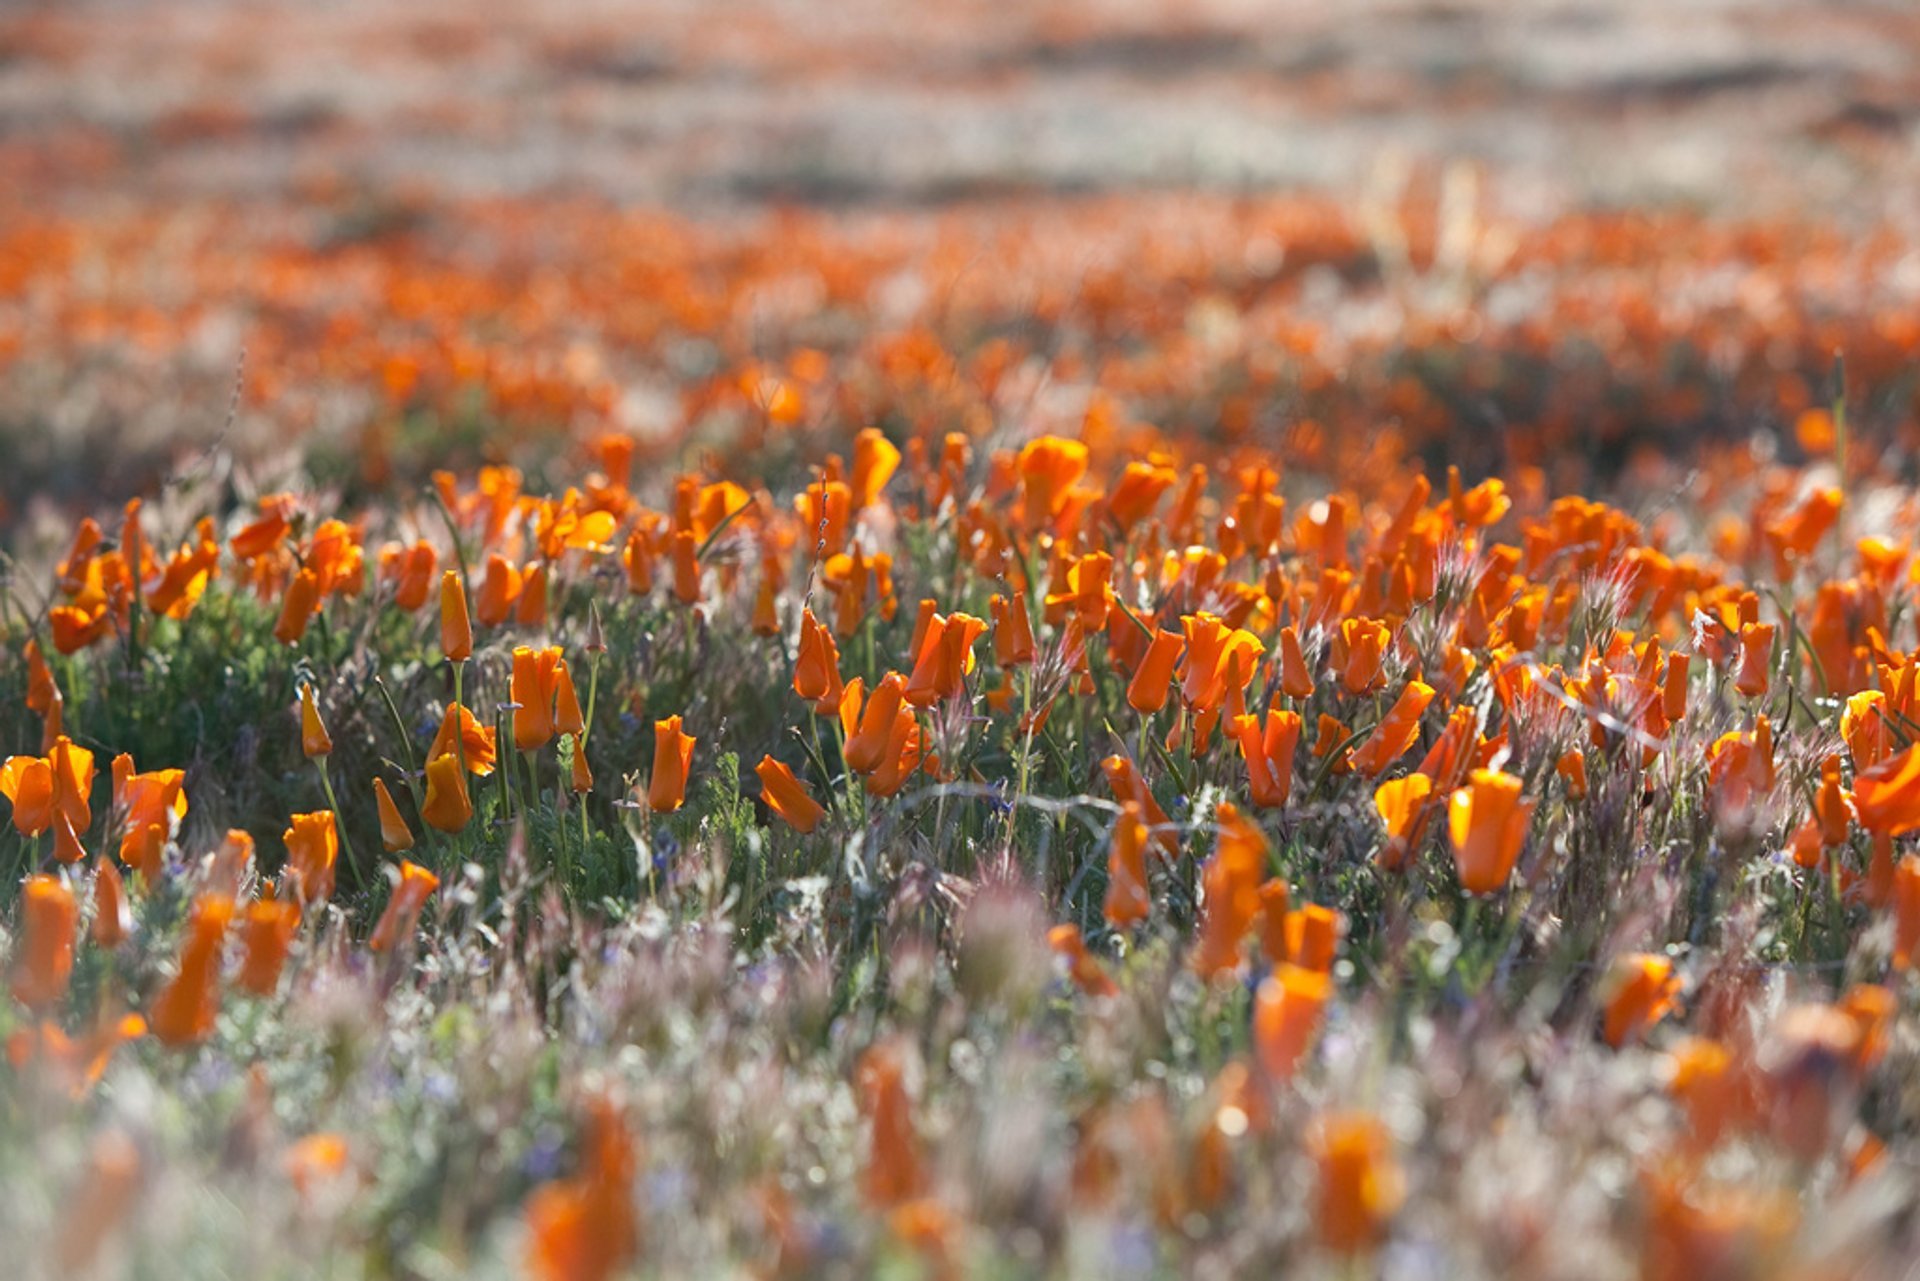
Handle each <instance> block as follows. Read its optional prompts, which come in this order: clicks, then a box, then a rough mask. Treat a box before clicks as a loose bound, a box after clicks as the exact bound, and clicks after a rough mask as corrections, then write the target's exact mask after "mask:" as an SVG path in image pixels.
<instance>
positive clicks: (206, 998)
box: [147, 815, 332, 1046]
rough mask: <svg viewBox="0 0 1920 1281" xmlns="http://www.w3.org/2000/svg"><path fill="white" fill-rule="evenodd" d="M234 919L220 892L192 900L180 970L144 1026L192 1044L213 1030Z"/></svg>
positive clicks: (173, 1041)
mask: <svg viewBox="0 0 1920 1281" xmlns="http://www.w3.org/2000/svg"><path fill="white" fill-rule="evenodd" d="M328 817H329V818H331V817H332V815H328ZM232 920H233V900H232V899H230V898H228V897H227V896H226V895H224V894H202V895H200V896H199V897H198V898H196V899H195V900H194V901H193V915H192V916H190V917H189V918H188V920H187V929H186V937H185V939H184V940H183V941H182V942H181V944H180V966H179V969H178V970H177V971H175V973H174V977H173V979H172V981H171V982H169V983H168V984H167V985H166V986H165V987H164V988H162V989H161V990H160V994H159V995H158V996H157V997H155V998H154V1002H153V1006H152V1008H151V1009H150V1010H149V1011H148V1015H147V1025H148V1026H149V1027H151V1028H152V1029H153V1034H154V1035H155V1036H157V1037H159V1038H160V1039H161V1040H162V1041H163V1042H165V1043H166V1044H168V1045H174V1046H179V1045H191V1044H193V1043H194V1042H195V1041H201V1040H205V1039H206V1037H207V1036H208V1034H210V1033H211V1032H212V1031H213V1022H214V1018H215V1016H216V1015H218V1014H219V1012H220V988H219V983H220V952H221V949H222V947H223V946H224V945H225V943H226V938H227V926H228V925H229V923H231V922H232Z"/></svg>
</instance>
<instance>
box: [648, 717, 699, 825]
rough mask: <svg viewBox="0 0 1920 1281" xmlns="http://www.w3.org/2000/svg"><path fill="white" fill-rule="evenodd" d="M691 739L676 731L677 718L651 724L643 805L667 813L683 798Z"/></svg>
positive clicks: (678, 719) (692, 743) (685, 795)
mask: <svg viewBox="0 0 1920 1281" xmlns="http://www.w3.org/2000/svg"><path fill="white" fill-rule="evenodd" d="M694 742H695V740H694V738H693V736H692V735H690V734H683V733H681V732H680V718H679V717H678V716H669V717H667V718H666V719H665V720H662V721H655V722H654V723H653V778H652V780H651V781H650V783H649V785H648V787H647V803H648V804H649V805H651V806H652V807H653V809H654V811H655V812H656V813H660V814H671V813H673V812H674V811H675V810H677V809H679V808H680V806H681V804H682V803H683V802H684V801H685V800H686V799H687V770H688V769H689V768H690V767H691V766H692V764H693V745H694Z"/></svg>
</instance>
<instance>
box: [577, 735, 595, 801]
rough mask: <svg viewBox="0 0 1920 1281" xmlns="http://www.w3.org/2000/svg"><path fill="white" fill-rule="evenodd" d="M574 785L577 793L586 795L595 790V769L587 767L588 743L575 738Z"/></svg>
mask: <svg viewBox="0 0 1920 1281" xmlns="http://www.w3.org/2000/svg"><path fill="white" fill-rule="evenodd" d="M572 775H573V777H572V785H573V790H574V792H575V793H576V794H579V795H583V796H584V795H585V794H586V793H588V792H591V791H592V790H593V771H592V770H591V769H589V768H588V767H587V745H586V744H585V743H583V742H582V741H580V739H578V738H575V739H574V740H573V769H572Z"/></svg>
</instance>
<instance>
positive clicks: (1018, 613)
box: [987, 592, 1034, 667]
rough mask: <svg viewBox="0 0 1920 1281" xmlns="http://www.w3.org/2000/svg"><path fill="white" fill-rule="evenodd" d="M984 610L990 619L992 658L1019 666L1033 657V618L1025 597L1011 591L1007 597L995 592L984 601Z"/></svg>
mask: <svg viewBox="0 0 1920 1281" xmlns="http://www.w3.org/2000/svg"><path fill="white" fill-rule="evenodd" d="M987 614H988V616H989V617H990V618H992V619H993V658H994V661H995V662H997V663H999V664H1000V666H1001V667H1019V666H1022V665H1023V664H1026V663H1031V662H1032V661H1033V653H1034V647H1033V620H1032V619H1031V618H1030V617H1029V616H1028V614H1027V598H1026V596H1025V595H1023V594H1021V593H1019V592H1015V593H1014V594H1013V599H1012V600H1011V601H1009V600H1008V599H1007V598H1006V597H1005V596H1001V595H999V594H998V593H996V594H995V595H993V596H992V597H990V598H989V599H988V601H987Z"/></svg>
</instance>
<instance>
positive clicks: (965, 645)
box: [905, 613, 987, 707]
mask: <svg viewBox="0 0 1920 1281" xmlns="http://www.w3.org/2000/svg"><path fill="white" fill-rule="evenodd" d="M986 630H987V624H986V622H985V621H984V620H982V619H978V618H975V617H973V616H972V615H971V614H960V613H956V614H953V615H951V616H949V617H942V616H941V615H939V614H935V615H934V616H933V617H932V619H931V620H930V621H929V623H928V626H927V633H926V637H925V639H924V640H923V641H922V642H921V644H920V649H919V651H918V657H917V658H916V659H915V661H914V665H913V674H912V675H911V676H909V677H908V678H907V686H906V691H905V697H906V700H907V702H909V703H911V704H913V705H914V706H915V707H931V706H933V705H934V704H935V703H937V702H939V701H940V700H942V699H946V698H951V697H953V696H954V695H955V694H957V693H959V692H960V688H961V681H962V680H963V679H964V678H965V677H966V675H967V674H968V673H970V672H972V671H973V667H974V658H973V644H974V642H975V641H977V640H978V639H980V636H981V635H982V633H984V632H985V631H986Z"/></svg>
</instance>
